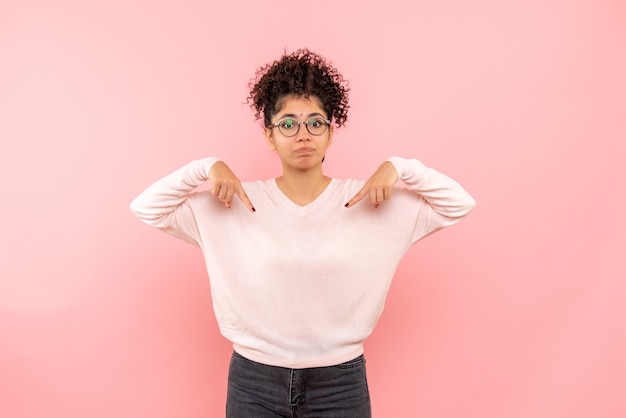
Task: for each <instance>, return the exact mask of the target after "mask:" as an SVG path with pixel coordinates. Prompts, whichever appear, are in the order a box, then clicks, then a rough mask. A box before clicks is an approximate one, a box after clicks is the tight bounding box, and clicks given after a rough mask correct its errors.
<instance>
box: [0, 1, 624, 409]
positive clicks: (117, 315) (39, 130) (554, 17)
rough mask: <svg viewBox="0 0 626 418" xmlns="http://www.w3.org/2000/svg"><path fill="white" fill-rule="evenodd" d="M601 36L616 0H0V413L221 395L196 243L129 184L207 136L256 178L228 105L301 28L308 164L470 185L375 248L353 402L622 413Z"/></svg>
mask: <svg viewBox="0 0 626 418" xmlns="http://www.w3.org/2000/svg"><path fill="white" fill-rule="evenodd" d="M625 39H626V7H625V6H624V3H623V2H620V1H619V0H613V1H610V0H606V1H604V0H603V1H597V0H587V1H581V0H578V1H577V0H562V1H557V0H549V1H509V2H497V1H467V2H465V1H449V0H444V1H409V0H406V1H400V0H386V1H380V2H357V1H352V2H341V1H338V0H321V1H316V2H288V3H284V4H283V3H282V2H278V1H254V2H252V1H250V2H243V3H242V2H238V1H227V2H208V1H192V0H183V1H181V0H176V1H174V0H161V1H147V0H145V1H136V0H135V1H127V0H115V1H91V2H89V1H78V0H56V1H30V0H13V1H12V0H0V60H1V62H0V138H1V141H2V149H1V151H0V152H1V154H0V160H1V161H0V190H1V191H2V196H3V197H2V205H1V206H0V208H1V209H0V210H1V214H2V216H1V217H0V228H1V229H0V231H1V234H0V245H1V246H2V253H1V254H2V256H1V258H0V416H2V417H6V418H26V417H47V418H57V417H59V418H60V417H64V418H78V417H81V418H82V417H90V418H104V417H116V418H126V417H129V418H130V417H133V418H134V417H151V418H161V417H163V418H165V417H186V418H194V417H198V418H199V417H219V416H223V409H224V406H223V405H224V401H225V389H226V372H227V365H228V360H229V355H230V351H231V349H230V346H229V343H228V342H227V341H225V340H224V339H223V338H222V337H221V336H220V335H219V332H218V330H217V327H216V322H215V319H214V317H213V311H212V308H211V304H210V293H209V282H208V278H207V275H206V272H205V270H204V266H203V262H202V256H201V254H200V252H199V251H198V250H197V249H195V248H194V247H192V246H189V245H188V244H185V243H183V242H179V241H177V240H175V239H172V238H170V237H168V236H166V235H165V234H162V233H159V232H158V231H155V230H152V229H150V228H148V227H146V226H145V225H143V224H141V223H140V222H139V221H137V220H136V219H134V218H133V217H132V215H131V214H130V211H129V210H128V204H129V202H130V201H131V199H132V198H133V197H134V196H135V195H136V194H138V193H139V192H140V191H141V190H143V188H144V187H146V186H147V185H148V184H149V183H151V182H152V181H153V180H156V179H157V178H158V177H160V176H162V175H164V174H166V173H168V172H169V171H171V170H173V169H175V168H177V167H178V166H180V165H182V164H184V163H186V162H187V161H189V160H191V159H195V158H200V157H203V156H206V155H217V156H220V157H222V158H223V159H224V160H226V161H227V162H228V163H229V165H230V166H231V167H232V168H233V170H234V171H235V172H236V173H237V174H238V175H239V176H240V178H242V179H243V180H252V179H257V178H268V177H272V176H275V175H277V174H278V172H279V164H278V160H277V157H275V156H274V155H273V154H272V152H271V151H270V150H269V149H267V147H266V145H265V142H264V139H263V136H262V133H261V130H260V129H259V125H258V123H257V122H255V121H254V119H253V115H252V112H251V111H250V109H249V108H248V107H247V106H246V105H245V104H243V102H244V101H245V98H246V94H247V90H246V87H247V82H248V80H249V79H250V77H251V76H252V75H253V74H254V71H255V69H256V67H257V66H258V65H260V64H263V63H265V62H267V61H269V60H272V59H274V58H276V57H278V56H279V55H280V54H281V53H282V52H283V50H284V49H285V48H286V49H287V50H288V51H291V50H293V49H295V48H298V47H302V46H308V47H310V48H312V49H314V50H317V51H319V52H321V53H322V54H324V55H326V56H328V57H329V58H330V59H332V60H333V61H334V62H335V64H336V65H337V66H338V67H339V68H340V70H341V71H342V72H343V73H344V75H345V76H346V77H347V78H348V79H349V80H350V81H351V86H352V95H351V98H352V102H351V103H352V108H351V113H350V118H349V122H348V126H347V127H345V128H342V129H340V130H339V131H338V133H337V135H336V137H335V142H334V144H333V147H332V148H331V150H330V152H329V155H328V158H327V161H326V163H325V165H326V169H327V172H328V174H330V175H333V176H336V177H355V178H366V177H367V176H369V174H371V173H372V172H373V171H374V170H375V168H376V167H377V166H378V164H380V162H382V160H384V159H385V158H387V157H388V156H390V155H401V156H405V157H417V158H419V159H421V160H422V161H423V162H424V163H426V164H428V165H430V166H433V167H435V168H437V169H439V170H440V171H442V172H444V173H447V174H449V175H451V176H452V177H454V178H455V179H457V180H458V181H459V182H460V183H462V184H463V185H464V186H465V187H466V188H467V189H468V190H469V191H470V192H471V193H472V194H473V195H474V196H475V198H476V200H477V202H478V206H477V208H476V210H475V211H474V212H473V213H472V214H471V215H470V217H468V218H467V219H466V220H464V221H463V222H462V223H460V224H459V225H456V226H454V227H452V228H450V229H448V230H445V231H442V232H440V233H438V234H436V235H434V236H432V237H430V238H428V239H426V240H425V241H422V242H420V243H418V244H417V245H416V246H415V247H413V248H412V249H411V250H410V251H409V253H408V254H407V255H406V257H405V259H404V260H403V262H402V264H401V265H400V267H399V270H398V273H397V276H396V278H395V279H394V284H393V286H392V289H391V291H390V294H389V298H388V301H387V306H386V309H385V312H384V314H383V317H382V319H381V321H380V323H379V326H378V328H377V329H376V331H375V333H374V335H373V336H372V338H371V339H370V340H369V341H368V343H367V356H368V371H369V377H370V387H371V392H372V397H373V410H374V415H375V416H377V417H383V418H385V417H399V416H402V417H425V418H432V417H446V418H447V417H450V418H452V417H454V418H457V417H466V418H472V417H481V418H484V417H494V418H501V417H506V418H517V417H519V418H522V417H523V418H527V417H534V418H544V417H545V418H548V417H549V418H561V417H562V418H578V417H580V418H583V417H602V418H609V417H624V416H626V397H624V393H625V388H626V362H625V360H624V359H625V354H624V353H626V304H625V303H624V296H625V295H626V283H625V281H624V279H625V278H626V267H625V262H624V260H623V259H624V253H625V252H626V251H625V250H626V225H625V222H624V213H625V211H626V193H625V189H626V187H625V186H626V185H625V179H626V169H625V168H624V167H625V165H624V164H623V159H624V156H625V155H626V152H625V151H626V149H625V146H624V143H625V140H626V122H625V119H626V117H625V115H626V101H625V97H626V82H625V80H626V77H624V74H626V58H625V55H626V52H625V51H626V49H625V47H624V45H625V44H624V42H625Z"/></svg>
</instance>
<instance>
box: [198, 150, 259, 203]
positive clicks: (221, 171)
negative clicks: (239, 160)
mask: <svg viewBox="0 0 626 418" xmlns="http://www.w3.org/2000/svg"><path fill="white" fill-rule="evenodd" d="M208 176H209V180H210V181H211V193H212V194H213V196H215V197H217V198H218V199H219V200H221V201H222V202H223V203H224V206H226V207H227V208H229V207H230V206H231V203H232V201H233V196H234V195H237V196H238V197H239V199H241V201H242V202H243V204H244V205H246V207H247V208H248V209H249V210H250V211H251V212H255V211H256V209H254V206H252V202H250V199H249V198H248V195H247V194H246V192H245V190H244V189H243V186H242V185H241V181H239V179H238V178H237V176H235V174H234V173H233V172H232V171H231V170H230V168H228V166H227V165H226V164H224V162H222V161H218V162H216V163H215V164H213V166H212V167H211V169H210V170H209V173H208Z"/></svg>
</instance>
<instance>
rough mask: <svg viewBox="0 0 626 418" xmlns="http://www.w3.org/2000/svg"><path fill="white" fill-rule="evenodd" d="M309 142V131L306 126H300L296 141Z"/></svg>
mask: <svg viewBox="0 0 626 418" xmlns="http://www.w3.org/2000/svg"><path fill="white" fill-rule="evenodd" d="M310 140H311V134H310V133H309V130H308V129H307V127H306V124H304V123H303V124H301V125H300V129H299V130H298V133H297V134H296V141H298V142H303V141H310Z"/></svg>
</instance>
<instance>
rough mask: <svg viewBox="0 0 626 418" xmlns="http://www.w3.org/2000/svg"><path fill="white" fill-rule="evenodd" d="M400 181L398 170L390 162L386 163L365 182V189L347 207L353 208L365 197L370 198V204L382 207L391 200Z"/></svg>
mask: <svg viewBox="0 0 626 418" xmlns="http://www.w3.org/2000/svg"><path fill="white" fill-rule="evenodd" d="M398 179H399V175H398V170H396V167H394V165H393V164H392V163H390V162H389V161H385V162H384V163H382V164H381V165H380V167H378V169H377V170H376V172H375V173H374V174H372V176H371V177H370V178H369V179H368V180H367V181H366V182H365V185H363V188H361V190H359V192H358V193H357V194H356V195H354V197H353V198H352V199H350V201H349V202H348V203H346V207H347V208H349V207H352V206H354V205H355V204H356V203H357V202H359V201H360V200H361V199H363V198H364V197H365V196H369V200H370V204H372V205H374V207H376V208H377V207H378V206H380V204H381V203H383V202H384V201H385V200H389V199H391V192H392V191H393V186H394V185H395V184H396V182H397V181H398Z"/></svg>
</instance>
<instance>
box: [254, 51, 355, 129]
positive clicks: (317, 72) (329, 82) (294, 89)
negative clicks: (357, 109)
mask: <svg viewBox="0 0 626 418" xmlns="http://www.w3.org/2000/svg"><path fill="white" fill-rule="evenodd" d="M249 87H250V96H248V99H247V103H248V104H250V107H251V108H252V109H253V111H254V112H255V118H256V119H257V120H259V119H261V118H263V121H264V124H265V126H269V125H270V124H271V123H272V122H271V119H272V116H274V115H275V114H276V113H278V112H279V111H280V109H281V107H282V105H283V102H284V99H285V98H286V97H287V96H290V95H295V96H301V97H309V96H314V97H316V98H317V99H319V101H320V102H321V105H322V108H323V109H324V110H325V111H326V113H327V116H328V119H330V121H331V123H334V124H335V125H336V126H337V127H340V126H342V125H344V124H345V123H346V120H347V119H348V108H349V107H350V106H349V105H348V92H349V91H350V88H349V83H348V81H347V80H344V78H343V76H342V75H341V74H340V73H339V72H338V71H337V69H336V68H335V67H334V66H333V65H332V64H331V63H330V62H329V61H328V60H326V59H325V58H324V57H322V56H320V55H318V54H316V53H315V52H312V51H309V50H308V49H298V50H297V51H295V52H292V53H291V54H287V53H285V54H284V55H283V56H282V57H280V58H279V59H278V60H276V61H274V62H272V63H269V64H266V65H264V66H261V67H259V68H258V69H257V70H256V75H255V77H254V78H253V79H252V80H250V83H249Z"/></svg>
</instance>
